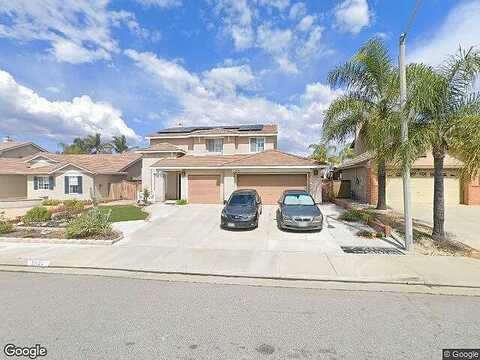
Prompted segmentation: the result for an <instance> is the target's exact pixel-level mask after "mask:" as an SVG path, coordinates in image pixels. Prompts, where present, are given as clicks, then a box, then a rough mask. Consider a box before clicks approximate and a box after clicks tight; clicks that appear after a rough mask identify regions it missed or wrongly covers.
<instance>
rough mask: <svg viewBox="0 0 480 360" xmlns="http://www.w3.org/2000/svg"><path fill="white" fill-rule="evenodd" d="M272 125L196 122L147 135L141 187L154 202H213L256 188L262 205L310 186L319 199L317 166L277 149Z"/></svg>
mask: <svg viewBox="0 0 480 360" xmlns="http://www.w3.org/2000/svg"><path fill="white" fill-rule="evenodd" d="M277 135H278V130H277V126H276V125H240V126H215V127H211V126H197V127H175V128H168V129H163V130H160V131H158V132H156V133H153V134H150V135H148V136H147V139H148V140H149V141H150V146H149V147H148V148H147V149H142V150H139V152H140V153H142V155H143V158H142V186H143V188H145V189H149V190H151V192H152V194H153V197H154V199H155V201H164V200H175V199H185V200H187V201H188V202H189V203H200V204H217V203H222V202H223V201H224V200H226V199H228V197H229V196H230V194H231V193H232V192H233V191H234V190H236V189H242V188H254V189H256V190H257V191H258V192H259V194H260V196H261V197H262V200H263V203H264V204H274V203H276V202H277V201H278V199H279V198H280V195H281V194H282V192H283V191H284V190H285V189H305V190H309V191H310V192H311V193H312V195H313V196H314V197H315V198H316V200H317V201H321V196H322V195H321V193H322V191H321V174H320V172H321V171H320V170H321V168H322V167H323V165H320V164H318V163H316V162H314V161H312V160H309V159H306V158H303V157H299V156H296V155H292V154H287V153H284V152H281V151H279V150H277Z"/></svg>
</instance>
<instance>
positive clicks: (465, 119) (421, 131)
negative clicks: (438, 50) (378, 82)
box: [406, 49, 480, 241]
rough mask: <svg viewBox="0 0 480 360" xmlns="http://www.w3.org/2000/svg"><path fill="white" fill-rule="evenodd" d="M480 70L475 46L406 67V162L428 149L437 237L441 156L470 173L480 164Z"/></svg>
mask: <svg viewBox="0 0 480 360" xmlns="http://www.w3.org/2000/svg"><path fill="white" fill-rule="evenodd" d="M479 74H480V53H479V52H478V51H477V50H474V49H470V50H468V51H464V50H462V49H460V50H459V51H458V53H457V54H456V55H454V56H451V57H449V58H448V59H447V60H446V61H445V62H444V63H443V64H441V65H440V66H439V67H437V68H433V67H431V66H427V65H424V64H412V65H410V66H409V68H408V72H407V77H408V81H409V89H408V98H407V106H406V111H407V115H408V116H409V117H410V122H411V126H410V129H409V130H410V135H409V137H410V144H409V146H410V148H411V150H410V154H412V155H411V156H410V160H412V158H414V157H415V154H416V153H417V152H424V151H426V150H431V151H432V154H433V159H434V160H433V161H434V173H433V174H434V175H433V176H434V186H433V191H434V196H433V231H432V237H433V238H434V239H435V240H440V241H441V240H444V239H445V228H444V222H445V204H444V202H445V199H444V183H443V169H444V165H443V162H444V159H445V155H446V154H447V153H448V152H450V153H452V154H454V155H456V156H457V157H459V158H460V159H461V160H463V161H464V162H465V164H466V166H465V170H466V173H467V174H469V175H471V174H473V173H475V172H476V171H477V170H478V168H479V167H480V161H479V158H480V128H479V125H480V120H479V116H480V94H479V93H474V92H473V86H474V84H475V80H476V79H477V77H478V75H479Z"/></svg>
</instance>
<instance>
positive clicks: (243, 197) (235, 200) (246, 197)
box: [228, 194, 255, 206]
mask: <svg viewBox="0 0 480 360" xmlns="http://www.w3.org/2000/svg"><path fill="white" fill-rule="evenodd" d="M254 203H255V196H253V195H251V194H236V195H233V196H232V197H231V198H230V201H229V202H228V204H229V205H245V206H250V205H253V204H254Z"/></svg>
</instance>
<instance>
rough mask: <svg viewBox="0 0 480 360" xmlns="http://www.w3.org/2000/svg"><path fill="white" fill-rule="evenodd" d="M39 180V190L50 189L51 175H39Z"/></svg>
mask: <svg viewBox="0 0 480 360" xmlns="http://www.w3.org/2000/svg"><path fill="white" fill-rule="evenodd" d="M37 179H38V180H37V181H38V189H39V190H48V189H50V177H49V176H39V177H38V178H37Z"/></svg>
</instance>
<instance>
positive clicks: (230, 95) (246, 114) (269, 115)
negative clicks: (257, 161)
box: [127, 51, 340, 153]
mask: <svg viewBox="0 0 480 360" xmlns="http://www.w3.org/2000/svg"><path fill="white" fill-rule="evenodd" d="M127 55H129V56H130V57H131V58H132V59H133V60H134V61H135V63H136V65H137V66H138V67H139V68H141V69H143V70H144V71H145V72H146V73H148V74H149V75H152V76H153V79H154V80H156V81H157V83H158V85H159V87H161V88H162V89H166V90H168V91H170V93H171V95H173V96H174V98H175V100H176V102H177V104H176V107H177V108H178V109H179V110H178V112H177V113H176V114H174V115H173V116H172V117H171V118H170V122H171V124H172V125H173V124H178V123H182V124H184V125H198V124H203V125H225V124H251V123H277V124H279V129H280V133H279V137H280V144H281V147H282V148H283V149H286V150H289V151H295V152H299V153H307V152H308V150H307V147H308V145H309V144H311V143H313V142H318V140H319V138H320V135H321V125H322V122H323V112H324V111H325V110H326V109H327V108H328V105H329V104H330V102H331V101H332V100H333V99H334V98H335V97H336V96H338V95H339V94H340V92H339V91H336V90H331V89H330V88H329V87H328V86H326V85H323V84H321V83H314V84H310V85H308V86H307V87H306V89H305V93H304V94H302V95H301V96H299V97H297V101H295V102H292V103H288V104H280V103H277V102H274V101H271V100H268V99H266V98H263V97H259V96H247V95H245V94H243V93H241V92H237V91H229V89H230V90H231V89H232V87H237V86H240V87H241V86H248V85H249V84H251V79H250V76H249V75H247V74H249V70H246V69H247V68H243V69H241V70H240V69H238V68H234V69H222V68H220V69H218V68H217V69H212V70H210V71H206V72H204V73H203V74H202V76H198V75H195V74H191V73H189V72H188V71H187V70H186V69H185V68H183V67H182V66H180V65H178V64H176V63H172V62H169V61H168V60H165V59H161V58H158V57H157V56H155V55H153V54H142V53H136V52H132V51H128V52H127ZM169 68H170V69H176V70H175V74H176V75H175V76H168V77H166V76H164V72H165V70H166V69H169ZM186 74H188V76H187V75H186ZM212 77H213V78H214V79H215V82H216V83H220V84H226V85H224V86H223V89H224V91H218V89H212V87H211V81H212ZM185 79H190V80H188V81H186V80H185ZM191 79H195V80H191ZM240 79H241V80H240ZM172 82H173V83H174V84H175V85H173V86H172ZM192 83H194V87H193V88H192ZM240 84H241V85H240Z"/></svg>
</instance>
